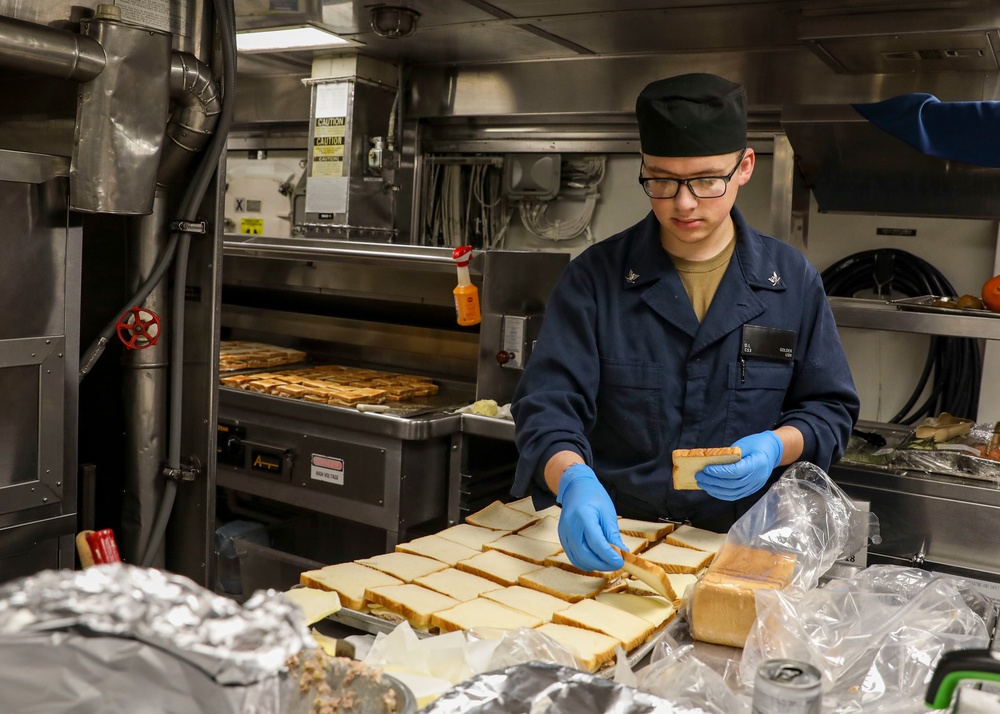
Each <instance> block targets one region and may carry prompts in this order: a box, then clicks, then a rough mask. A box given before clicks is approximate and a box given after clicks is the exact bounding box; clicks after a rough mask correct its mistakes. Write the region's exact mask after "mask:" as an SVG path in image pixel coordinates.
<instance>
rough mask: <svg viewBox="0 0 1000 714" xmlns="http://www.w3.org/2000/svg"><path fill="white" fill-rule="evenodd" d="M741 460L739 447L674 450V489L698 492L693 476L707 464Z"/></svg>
mask: <svg viewBox="0 0 1000 714" xmlns="http://www.w3.org/2000/svg"><path fill="white" fill-rule="evenodd" d="M741 458H743V455H742V453H741V452H740V449H739V447H737V446H729V447H724V448H717V449H674V453H673V462H674V472H673V475H674V489H675V490H677V491H700V490H701V486H699V485H698V482H697V481H696V480H695V478H694V475H695V474H696V473H698V472H699V471H701V470H702V469H703V468H705V467H706V466H708V465H709V464H734V463H736V462H737V461H739V460H740V459H741Z"/></svg>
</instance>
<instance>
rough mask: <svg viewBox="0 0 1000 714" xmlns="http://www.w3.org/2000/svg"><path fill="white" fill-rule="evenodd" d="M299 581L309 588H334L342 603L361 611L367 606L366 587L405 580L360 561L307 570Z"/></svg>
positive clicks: (399, 582)
mask: <svg viewBox="0 0 1000 714" xmlns="http://www.w3.org/2000/svg"><path fill="white" fill-rule="evenodd" d="M299 582H300V583H301V584H302V585H305V586H306V587H307V588H319V589H320V590H332V591H334V592H336V593H337V594H338V595H339V596H340V604H341V605H343V606H344V607H346V608H349V609H351V610H357V611H359V612H360V611H362V610H363V609H364V607H365V588H374V587H379V586H380V585H400V584H402V582H403V581H402V580H400V579H399V578H396V577H393V576H392V575H387V574H386V573H383V572H382V571H381V570H375V569H374V568H369V567H367V566H365V565H359V564H358V563H337V564H336V565H327V566H326V567H323V568H319V569H317V570H307V571H305V572H303V573H301V574H300V575H299Z"/></svg>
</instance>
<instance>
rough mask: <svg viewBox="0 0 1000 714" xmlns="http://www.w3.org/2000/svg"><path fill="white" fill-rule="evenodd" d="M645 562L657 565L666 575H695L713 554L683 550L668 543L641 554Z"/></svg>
mask: <svg viewBox="0 0 1000 714" xmlns="http://www.w3.org/2000/svg"><path fill="white" fill-rule="evenodd" d="M642 557H643V558H644V559H645V560H648V561H651V562H653V563H656V564H657V565H659V566H660V567H661V568H663V570H664V571H665V572H668V573H691V574H692V575H697V574H698V571H699V570H701V569H702V568H704V567H705V566H707V565H708V564H709V563H711V562H712V558H714V557H715V553H710V552H708V551H706V550H695V549H694V548H684V547H681V546H679V545H671V544H670V543H658V544H657V545H654V546H653V547H652V548H648V549H646V550H644V551H643V552H642Z"/></svg>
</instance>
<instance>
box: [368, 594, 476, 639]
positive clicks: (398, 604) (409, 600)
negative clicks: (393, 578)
mask: <svg viewBox="0 0 1000 714" xmlns="http://www.w3.org/2000/svg"><path fill="white" fill-rule="evenodd" d="M365 600H366V601H368V602H370V603H372V604H373V605H379V606H381V607H384V608H385V609H387V610H389V611H390V612H392V613H395V614H396V615H398V616H400V617H402V618H404V619H406V620H407V621H408V622H409V623H410V624H411V625H413V626H414V627H415V628H417V629H421V630H426V629H427V628H428V627H431V615H433V614H434V613H435V612H438V611H439V610H447V609H448V608H449V607H454V606H455V605H458V604H459V603H458V600H456V599H455V598H451V597H448V596H447V595H442V594H441V593H436V592H434V591H433V590H428V589H427V588H424V587H421V586H419V585H414V584H413V583H403V584H402V585H383V586H382V587H378V588H367V589H366V590H365Z"/></svg>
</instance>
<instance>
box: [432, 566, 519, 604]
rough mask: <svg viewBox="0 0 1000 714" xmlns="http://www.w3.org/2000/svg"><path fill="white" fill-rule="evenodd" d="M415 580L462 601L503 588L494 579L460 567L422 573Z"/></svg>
mask: <svg viewBox="0 0 1000 714" xmlns="http://www.w3.org/2000/svg"><path fill="white" fill-rule="evenodd" d="M413 582H414V583H416V584H417V585H423V586H424V587H425V588H430V589H431V590H433V591H434V592H439V593H441V594H442V595H447V596H448V597H453V598H455V599H456V600H459V601H461V602H467V601H469V600H475V599H476V598H477V597H479V596H480V595H482V594H483V593H485V592H488V591H490V590H502V589H503V586H502V585H499V584H498V583H495V582H493V581H492V580H487V579H486V578H481V577H479V576H478V575H473V574H472V573H467V572H465V571H464V570H459V569H458V568H445V569H444V570H439V571H437V572H436V573H429V574H427V575H422V576H420V577H419V578H417V579H416V580H414V581H413Z"/></svg>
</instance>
